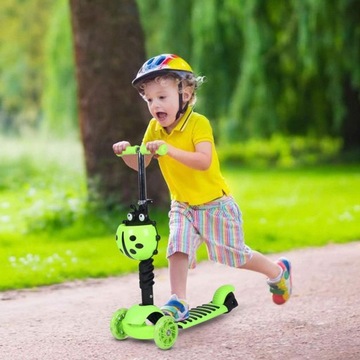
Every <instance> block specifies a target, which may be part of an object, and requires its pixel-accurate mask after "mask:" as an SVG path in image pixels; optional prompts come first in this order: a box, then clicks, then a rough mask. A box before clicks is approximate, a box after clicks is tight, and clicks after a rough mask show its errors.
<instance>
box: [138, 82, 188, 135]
mask: <svg viewBox="0 0 360 360" xmlns="http://www.w3.org/2000/svg"><path fill="white" fill-rule="evenodd" d="M144 99H145V101H146V102H147V105H148V108H149V111H150V113H151V115H152V116H153V117H154V118H155V119H156V120H157V121H158V122H159V123H160V125H161V126H162V127H163V128H166V130H167V132H169V133H170V132H171V131H172V130H173V129H174V127H175V126H176V124H177V120H178V119H176V114H177V112H178V110H179V90H178V84H177V82H176V81H175V80H174V79H171V78H170V79H169V78H167V79H161V78H160V79H159V78H157V79H156V80H152V81H149V82H147V83H146V84H145V86H144ZM189 99H190V93H189V90H188V89H186V88H185V89H184V92H183V101H185V102H186V101H188V100H189ZM181 106H182V105H181Z"/></svg>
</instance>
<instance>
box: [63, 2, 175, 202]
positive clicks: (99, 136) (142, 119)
mask: <svg viewBox="0 0 360 360" xmlns="http://www.w3.org/2000/svg"><path fill="white" fill-rule="evenodd" d="M70 7H71V15H72V27H73V36H74V51H75V62H76V74H77V83H78V102H79V121H80V130H81V136H82V141H83V147H84V152H85V161H86V171H87V179H88V189H89V195H90V198H96V199H98V200H99V201H101V202H102V203H103V204H105V205H106V206H113V205H115V204H119V203H120V204H123V205H125V206H127V205H129V204H130V203H133V202H134V200H135V201H136V199H137V191H138V189H137V174H136V172H134V171H133V170H131V169H129V168H128V167H126V165H125V164H124V163H123V161H122V160H121V159H119V158H117V157H116V156H115V155H114V153H113V151H112V144H113V143H114V142H116V141H120V140H128V141H130V142H131V143H132V144H134V145H135V144H139V143H140V142H141V139H142V136H143V133H144V131H145V129H146V126H147V119H148V118H149V116H148V114H147V110H146V107H145V104H144V102H143V101H142V100H141V98H140V96H139V95H138V94H137V92H136V90H135V89H134V88H133V87H132V86H131V81H132V79H133V78H134V77H135V75H136V72H137V70H138V69H139V68H140V66H141V65H142V63H143V62H144V61H145V50H144V37H143V33H142V29H141V26H140V22H139V14H138V9H137V6H136V0H70ZM154 172H155V173H156V175H155V174H154ZM148 195H149V197H152V198H153V199H155V200H156V201H157V202H160V203H161V204H163V203H164V201H165V199H166V200H167V198H168V192H167V190H166V189H165V186H164V182H163V181H162V180H161V179H160V176H159V170H158V167H157V166H152V167H150V168H149V170H148Z"/></svg>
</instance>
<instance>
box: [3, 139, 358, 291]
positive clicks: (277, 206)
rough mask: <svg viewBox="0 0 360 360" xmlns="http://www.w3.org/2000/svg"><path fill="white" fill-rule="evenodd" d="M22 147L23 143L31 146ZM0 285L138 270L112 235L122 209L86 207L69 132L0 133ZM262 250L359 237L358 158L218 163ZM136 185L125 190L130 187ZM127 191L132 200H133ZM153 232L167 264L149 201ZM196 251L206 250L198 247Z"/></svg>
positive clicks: (163, 223)
mask: <svg viewBox="0 0 360 360" xmlns="http://www.w3.org/2000/svg"><path fill="white" fill-rule="evenodd" d="M30 149H31V151H30ZM0 155H1V158H2V161H1V163H0V248H1V252H0V265H1V271H0V290H6V289H13V288H23V287H33V286H39V285H45V284H53V283H59V282H63V281H67V280H73V279H83V278H88V277H106V276H109V275H117V274H123V273H127V272H133V271H137V266H138V262H137V261H132V260H130V259H128V258H126V257H124V256H122V255H121V254H120V252H119V251H118V249H117V247H116V243H115V239H114V234H115V232H116V228H117V226H118V224H119V223H120V222H121V221H122V220H123V219H124V217H125V215H126V214H125V213H121V212H119V213H118V212H113V213H111V214H103V213H96V212H93V211H89V209H88V207H87V205H86V201H85V199H86V187H85V181H84V169H83V165H82V150H81V146H80V145H79V144H78V143H77V142H75V141H69V142H63V141H62V142H56V141H42V140H41V139H40V140H37V141H36V142H33V141H29V142H26V141H13V140H8V139H1V148H0ZM223 173H224V175H225V177H226V178H227V180H228V182H229V184H230V186H231V188H232V189H233V194H234V196H235V198H236V199H237V201H238V203H239V205H240V207H241V210H242V213H243V219H244V229H245V238H246V241H247V243H248V245H250V246H251V247H253V248H254V249H257V250H260V251H262V252H264V253H270V252H277V251H287V250H290V249H294V248H301V247H308V246H322V245H325V244H328V243H331V242H334V243H342V242H348V241H352V240H358V239H360V225H359V224H360V166H358V165H336V166H335V165H334V166H330V165H327V166H312V167H306V168H293V169H289V168H288V169H281V168H272V169H269V168H249V167H246V168H244V167H241V166H232V167H230V166H227V167H224V168H223ZM136 195H137V194H134V196H136ZM134 200H135V199H134ZM151 217H152V218H153V219H154V220H156V221H157V222H158V230H159V233H160V234H161V235H162V240H161V241H160V249H159V250H160V251H159V255H157V256H156V257H155V266H156V267H163V266H166V265H167V262H166V259H165V249H166V240H167V232H168V230H167V213H166V212H165V211H164V212H160V211H157V210H156V209H154V208H152V209H151ZM199 258H200V259H204V258H206V251H205V250H204V248H202V249H201V251H200V252H199Z"/></svg>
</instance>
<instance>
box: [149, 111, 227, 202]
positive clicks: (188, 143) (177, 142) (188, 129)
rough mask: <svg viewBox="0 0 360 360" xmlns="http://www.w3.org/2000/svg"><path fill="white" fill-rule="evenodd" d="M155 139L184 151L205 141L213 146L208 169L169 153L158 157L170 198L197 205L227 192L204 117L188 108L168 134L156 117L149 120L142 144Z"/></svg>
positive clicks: (212, 138)
mask: <svg viewBox="0 0 360 360" xmlns="http://www.w3.org/2000/svg"><path fill="white" fill-rule="evenodd" d="M154 140H164V141H165V142H166V143H168V144H170V145H173V146H175V147H177V148H179V149H182V150H186V151H195V145H196V144H198V143H200V142H204V141H206V142H210V143H211V145H212V161H211V165H210V167H209V168H208V169H207V170H195V169H192V168H190V167H188V166H186V165H183V164H181V163H180V162H179V161H177V160H175V159H173V158H171V157H170V156H168V155H165V156H160V157H159V165H160V170H161V172H162V174H163V176H164V179H165V181H166V183H167V186H168V188H169V191H170V195H171V199H172V200H177V201H181V202H185V203H188V204H189V205H200V204H205V203H207V202H210V201H211V200H214V199H216V198H219V197H221V196H223V195H224V194H225V195H228V194H229V192H230V189H229V187H228V185H227V184H226V182H225V180H224V178H223V176H222V174H221V171H220V164H219V159H218V155H217V153H216V149H215V144H214V137H213V133H212V128H211V125H210V122H209V120H208V119H207V118H206V117H205V116H203V115H200V114H198V113H196V112H194V111H193V110H192V108H191V107H189V108H188V109H187V111H186V112H185V114H184V115H183V116H182V117H181V119H180V121H179V122H178V124H177V125H176V127H175V128H174V129H173V130H172V132H171V133H170V134H168V133H167V132H166V130H165V129H164V128H163V127H162V126H161V125H160V124H159V123H158V122H157V121H156V119H151V120H150V123H149V125H148V127H147V129H146V132H145V135H144V139H143V144H146V143H147V142H149V141H154Z"/></svg>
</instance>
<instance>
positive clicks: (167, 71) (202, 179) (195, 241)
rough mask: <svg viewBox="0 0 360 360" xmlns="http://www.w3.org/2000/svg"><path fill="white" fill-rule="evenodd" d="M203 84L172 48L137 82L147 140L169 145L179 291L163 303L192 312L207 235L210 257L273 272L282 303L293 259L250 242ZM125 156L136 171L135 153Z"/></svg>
mask: <svg viewBox="0 0 360 360" xmlns="http://www.w3.org/2000/svg"><path fill="white" fill-rule="evenodd" d="M202 82H203V77H195V75H194V73H193V70H192V69H191V67H190V65H189V64H188V63H187V62H186V61H185V60H183V59H182V58H180V57H179V56H177V55H173V54H161V55H159V56H156V57H153V58H151V59H149V60H148V61H146V62H145V63H144V65H143V66H142V67H141V69H140V70H139V72H138V74H137V76H136V78H135V79H134V80H133V86H134V87H135V88H136V89H137V90H138V91H139V93H140V95H141V96H142V97H143V99H144V100H145V101H146V102H147V105H148V109H149V111H150V114H151V115H152V116H153V118H152V119H151V120H150V123H149V125H148V127H147V130H146V132H145V135H144V138H143V143H144V144H145V145H146V148H147V149H148V150H149V151H151V152H152V153H155V152H156V150H157V149H158V148H159V147H160V146H161V145H162V144H166V145H167V147H168V152H167V154H166V155H164V156H159V157H158V162H159V166H160V169H161V172H162V174H163V176H164V178H165V181H166V183H167V185H168V188H169V191H170V195H171V208H170V213H169V218H170V221H169V225H170V234H169V243H168V249H167V257H168V261H169V273H170V284H171V294H172V295H171V297H170V299H169V301H168V302H167V303H166V304H165V305H164V306H163V307H162V308H161V309H162V311H163V312H164V313H165V314H166V315H170V316H173V317H174V319H175V321H182V320H184V319H186V318H187V317H188V316H189V305H188V303H187V301H186V283H187V275H188V269H189V268H194V267H195V266H196V250H197V248H198V247H199V246H200V244H201V243H202V242H203V241H204V242H205V244H206V247H207V250H208V256H209V258H210V259H211V260H213V261H216V262H219V263H222V264H225V265H228V266H232V267H236V268H240V269H247V270H253V271H256V272H259V273H262V274H264V275H266V276H267V278H268V280H267V283H268V285H269V286H270V291H271V292H272V294H273V295H272V298H273V301H274V303H275V304H279V305H281V304H284V303H285V302H286V301H287V300H288V299H289V297H290V295H291V287H292V285H291V265H290V262H289V261H288V260H287V259H285V258H281V259H279V260H278V261H277V262H272V261H271V260H269V259H268V258H267V257H265V256H264V255H262V254H260V253H259V252H256V251H253V250H251V249H250V248H249V247H248V246H246V245H245V243H244V237H243V231H242V218H241V212H240V210H239V207H238V205H237V204H236V202H235V201H234V199H233V197H231V195H230V189H229V187H228V185H227V184H226V182H225V180H224V178H223V176H222V174H221V171H220V164H219V160H218V156H217V153H216V148H215V144H214V138H213V134H212V128H211V125H210V123H209V121H208V119H207V118H206V117H205V116H203V115H200V114H198V113H196V112H194V111H193V106H194V104H195V102H196V90H197V88H198V86H200V85H201V83H202ZM127 146H130V143H129V142H128V141H120V142H118V143H116V144H114V145H113V150H114V152H115V153H116V154H121V153H122V152H123V151H124V150H125V149H126V147H127ZM151 158H152V156H148V157H147V158H146V160H145V164H146V165H148V164H149V163H150V161H151ZM123 159H124V161H125V163H126V164H127V165H128V166H130V167H132V168H133V169H137V164H136V159H134V158H132V157H124V158H123Z"/></svg>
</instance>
